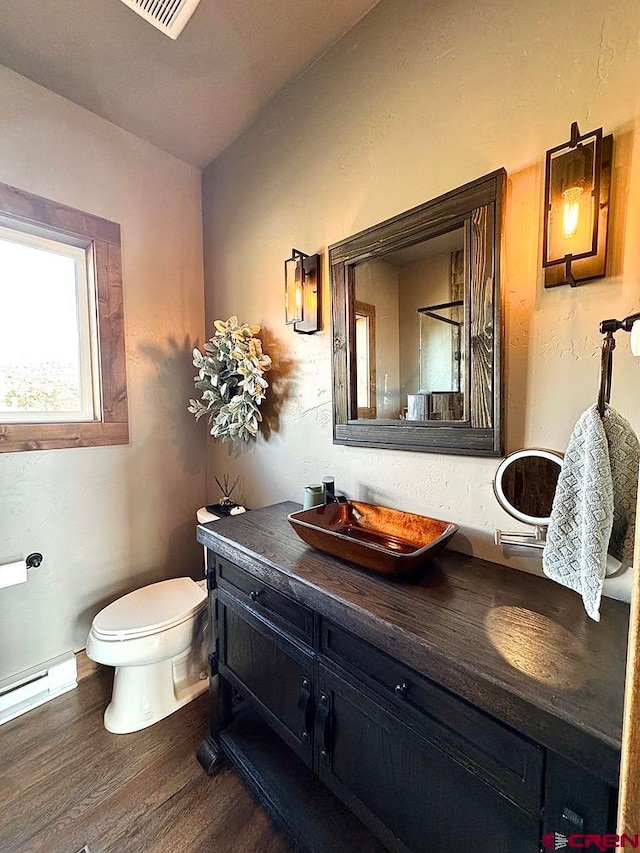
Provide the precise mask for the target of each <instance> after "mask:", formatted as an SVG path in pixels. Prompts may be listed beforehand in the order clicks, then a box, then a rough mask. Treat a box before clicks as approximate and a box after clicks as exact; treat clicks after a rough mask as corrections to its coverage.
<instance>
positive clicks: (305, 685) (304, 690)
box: [298, 676, 313, 743]
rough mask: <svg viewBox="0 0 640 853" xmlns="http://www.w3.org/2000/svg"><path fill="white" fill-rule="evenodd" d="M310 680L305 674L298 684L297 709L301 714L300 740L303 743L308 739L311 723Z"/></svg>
mask: <svg viewBox="0 0 640 853" xmlns="http://www.w3.org/2000/svg"><path fill="white" fill-rule="evenodd" d="M311 691H312V686H311V681H310V680H309V679H308V678H307V677H306V676H305V677H303V679H302V683H301V684H300V693H299V694H298V711H300V713H301V714H302V719H303V730H302V740H303V741H304V742H305V743H308V741H309V729H310V728H311V725H312V723H313V700H312V695H311Z"/></svg>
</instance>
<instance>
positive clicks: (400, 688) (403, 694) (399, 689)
mask: <svg viewBox="0 0 640 853" xmlns="http://www.w3.org/2000/svg"><path fill="white" fill-rule="evenodd" d="M393 690H394V693H395V694H396V696H399V697H400V698H401V699H406V698H407V693H408V692H409V685H408V684H407V682H406V681H401V682H400V683H399V684H396V686H395V687H394V688H393Z"/></svg>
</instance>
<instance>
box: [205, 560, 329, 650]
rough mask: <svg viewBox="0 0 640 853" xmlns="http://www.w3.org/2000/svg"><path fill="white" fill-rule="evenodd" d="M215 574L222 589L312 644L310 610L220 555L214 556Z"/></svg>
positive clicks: (311, 616)
mask: <svg viewBox="0 0 640 853" xmlns="http://www.w3.org/2000/svg"><path fill="white" fill-rule="evenodd" d="M216 574H217V576H218V582H219V585H220V587H221V588H222V589H227V590H228V591H230V592H231V593H232V594H233V595H235V596H236V597H238V598H239V599H240V600H241V601H243V602H244V603H246V604H247V605H248V606H249V607H251V608H252V609H254V610H255V611H256V612H258V613H260V614H261V615H263V616H265V617H266V618H267V619H269V620H270V621H272V622H273V623H274V624H275V625H278V626H279V627H281V628H283V629H284V630H285V631H289V632H290V633H291V634H293V635H294V636H295V637H297V638H298V639H300V640H305V641H306V642H307V643H309V645H313V611H312V610H309V608H308V607H305V606H304V605H303V604H298V602H297V601H294V600H293V598H289V597H288V596H287V595H283V594H282V593H281V592H277V591H276V590H275V589H273V587H270V586H269V585H268V584H266V583H263V582H262V581H261V580H258V578H255V577H253V575H251V574H249V572H246V571H245V570H244V569H241V568H240V566H236V564H235V563H231V562H229V560H225V558H224V557H216Z"/></svg>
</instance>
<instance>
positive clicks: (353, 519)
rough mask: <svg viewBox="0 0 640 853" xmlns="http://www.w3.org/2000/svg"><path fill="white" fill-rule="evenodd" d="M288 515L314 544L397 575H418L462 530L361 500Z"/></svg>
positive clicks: (372, 569)
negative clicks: (417, 571)
mask: <svg viewBox="0 0 640 853" xmlns="http://www.w3.org/2000/svg"><path fill="white" fill-rule="evenodd" d="M287 517H288V519H289V522H290V523H291V525H292V526H293V529H294V530H295V531H296V533H297V534H298V536H299V537H300V538H301V539H303V540H304V541H305V542H306V543H307V544H308V545H311V546H312V547H313V548H317V549H318V550H319V551H324V552H325V553H327V554H331V555H332V556H334V557H339V558H340V559H342V560H349V562H351V563H355V564H356V565H357V566H360V567H361V568H364V569H369V570H370V571H372V572H377V573H378V574H382V575H388V576H395V577H402V576H406V575H411V574H414V573H415V572H416V570H417V569H419V568H420V567H421V566H423V565H424V564H425V563H427V562H428V561H429V559H430V558H431V557H432V556H433V555H434V554H436V553H437V552H438V551H439V550H440V549H441V548H444V546H445V545H446V544H447V542H448V541H449V539H451V537H452V536H453V534H454V533H455V532H456V530H457V529H458V526H457V525H456V524H450V523H449V522H448V521H438V520H437V519H435V518H427V517H426V516H424V515H415V514H414V513H411V512H402V511H401V510H398V509H389V508H388V507H384V506H375V505H374V504H367V503H361V502H360V501H346V502H344V503H339V504H338V503H331V504H327V505H326V506H316V507H313V508H312V509H305V510H301V511H300V512H292V513H291V514H290V515H289V516H287Z"/></svg>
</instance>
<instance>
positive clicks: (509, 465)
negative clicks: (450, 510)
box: [493, 448, 564, 527]
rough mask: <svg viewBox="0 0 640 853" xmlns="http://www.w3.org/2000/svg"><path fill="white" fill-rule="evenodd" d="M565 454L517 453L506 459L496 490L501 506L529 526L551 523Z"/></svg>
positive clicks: (529, 450) (496, 479) (494, 484)
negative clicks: (550, 518)
mask: <svg viewBox="0 0 640 853" xmlns="http://www.w3.org/2000/svg"><path fill="white" fill-rule="evenodd" d="M563 459H564V457H563V455H562V454H561V453H556V452H555V451H554V450H539V449H538V448H529V449H528V450H517V451H516V452H515V453H510V454H509V456H507V457H506V458H505V459H503V460H502V462H501V463H500V465H499V466H498V470H497V471H496V477H495V480H494V481H493V489H494V491H495V493H496V498H497V499H498V503H499V504H500V506H501V507H502V508H503V509H504V510H506V511H507V512H508V513H509V515H512V516H513V517H514V518H517V519H518V521H523V522H524V523H525V524H535V525H537V526H540V527H544V526H547V525H548V524H549V517H550V516H551V507H552V505H553V497H554V495H555V493H556V485H557V484H558V477H559V475H560V469H561V468H562V462H563Z"/></svg>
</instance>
